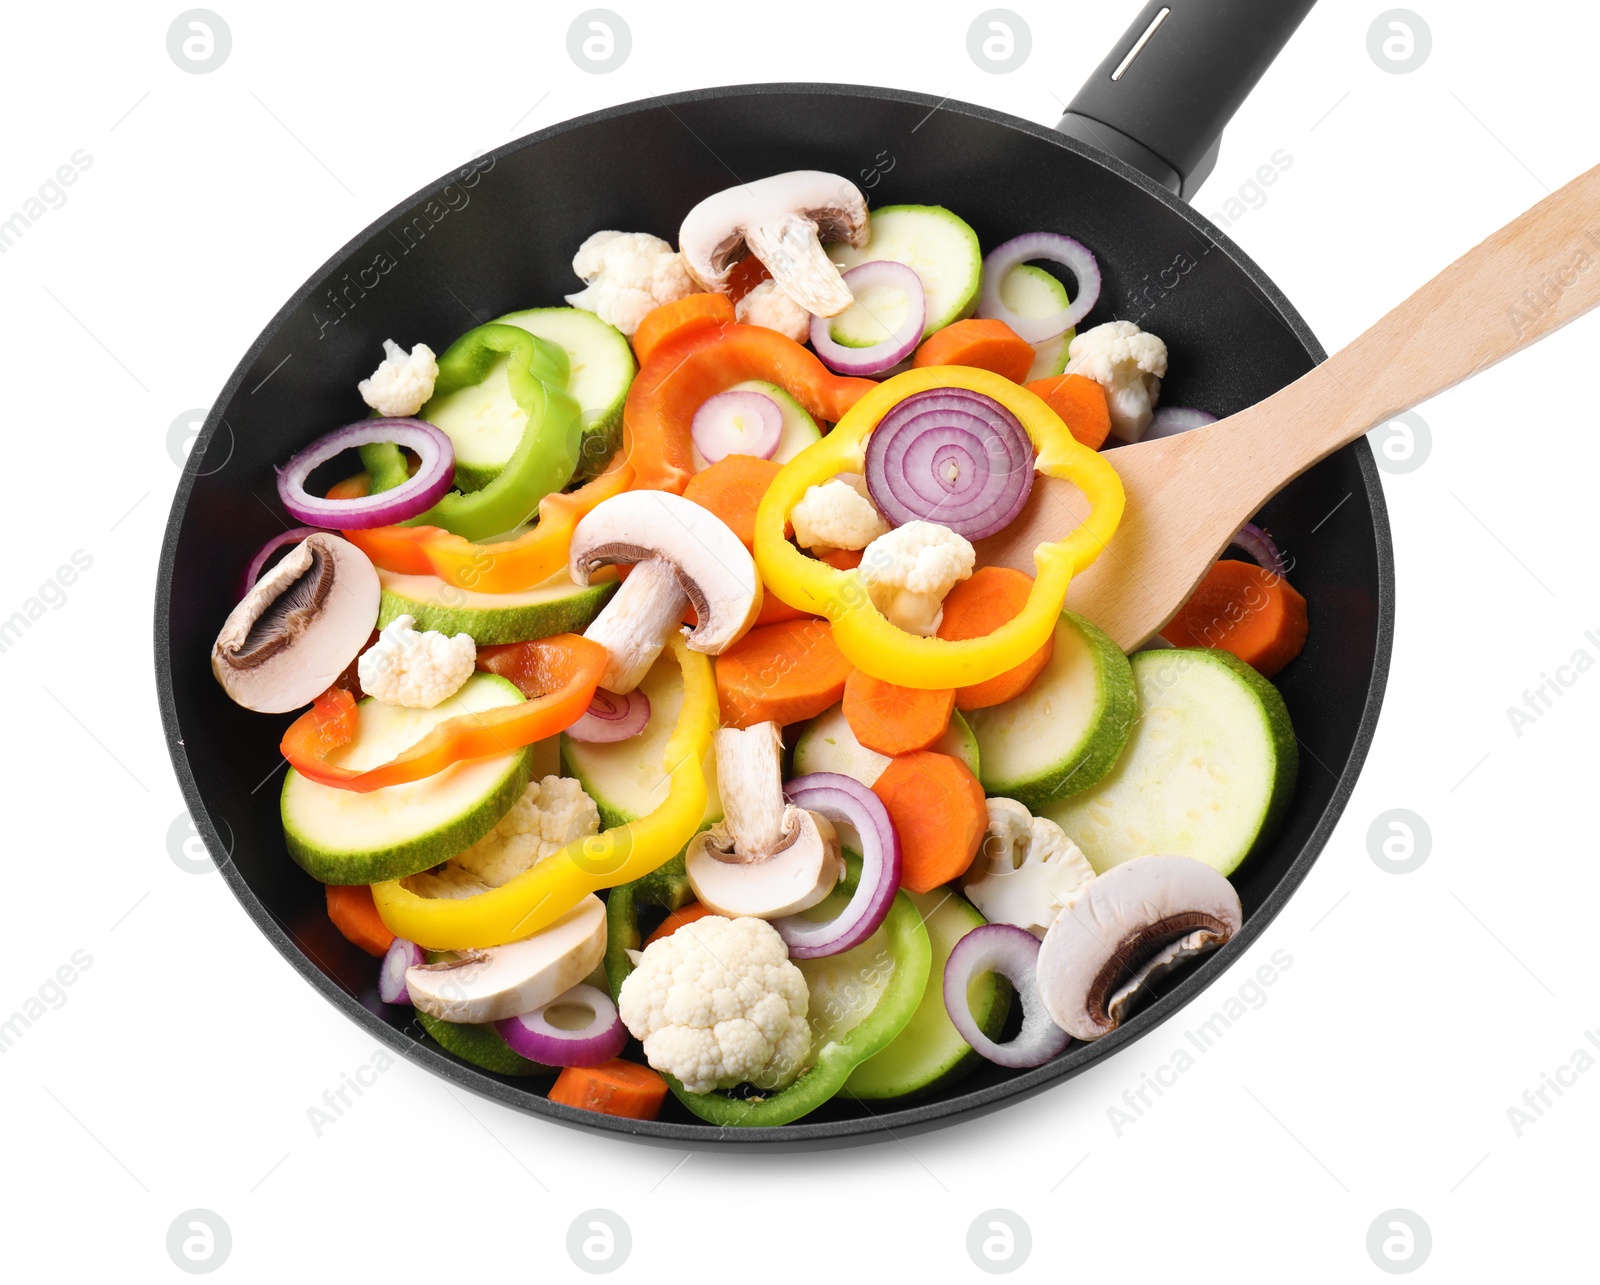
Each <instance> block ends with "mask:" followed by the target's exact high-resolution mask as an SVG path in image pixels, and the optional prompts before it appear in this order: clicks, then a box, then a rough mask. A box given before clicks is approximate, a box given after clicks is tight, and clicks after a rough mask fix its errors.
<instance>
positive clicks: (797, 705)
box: [717, 617, 852, 727]
mask: <svg viewBox="0 0 1600 1285" xmlns="http://www.w3.org/2000/svg"><path fill="white" fill-rule="evenodd" d="M851 668H852V666H851V664H850V662H849V661H848V660H846V659H845V657H844V655H843V653H841V652H840V650H839V648H838V646H837V645H836V644H835V643H834V640H833V629H832V627H831V626H830V625H829V624H828V622H827V621H826V620H817V619H815V618H812V617H807V618H805V619H802V620H786V621H781V622H780V623H778V624H775V625H763V626H762V627H761V628H759V629H752V630H751V631H750V632H749V633H747V634H746V635H745V636H744V637H743V638H741V639H740V640H739V641H738V642H736V643H734V644H733V646H731V647H729V648H728V649H727V650H726V651H724V652H723V653H722V654H721V655H720V656H718V657H717V699H718V702H719V704H720V705H721V709H722V723H723V726H725V727H750V726H753V725H754V724H756V723H769V722H770V723H777V724H779V725H780V726H783V727H787V726H788V725H789V724H790V723H798V722H800V721H801V720H802V719H807V718H814V717H816V715H818V714H820V713H822V711H823V710H825V709H827V708H828V706H830V705H832V704H834V703H835V702H837V701H838V700H839V698H840V697H841V696H843V695H844V684H845V680H846V679H847V678H849V677H850V671H851Z"/></svg>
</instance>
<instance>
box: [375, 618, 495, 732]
mask: <svg viewBox="0 0 1600 1285" xmlns="http://www.w3.org/2000/svg"><path fill="white" fill-rule="evenodd" d="M416 624H417V622H416V620H415V618H413V617H411V616H396V617H395V618H394V620H393V621H391V622H390V624H389V626H388V627H387V628H386V629H385V630H384V631H383V632H382V633H381V634H379V635H378V641H377V642H375V643H373V645H372V646H371V647H369V648H367V650H366V651H364V652H362V653H361V658H360V660H358V661H357V662H356V674H357V676H358V677H359V678H360V679H361V690H362V691H363V692H365V693H366V694H367V695H368V696H372V697H374V698H376V699H377V700H381V701H386V702H388V703H389V704H390V705H404V706H406V707H407V708H408V709H432V708H433V707H434V706H436V705H438V704H439V703H440V702H441V701H445V700H448V699H449V698H450V697H452V696H454V695H455V694H456V693H457V692H458V691H460V690H461V685H462V684H463V683H464V682H466V681H467V679H469V678H471V677H472V670H473V668H474V666H475V665H476V664H477V660H478V648H477V644H475V643H474V642H473V641H472V635H470V634H457V635H456V636H455V637H454V638H447V637H445V635H443V634H441V633H440V632H439V631H438V630H436V629H429V630H428V631H427V632H426V633H422V632H419V631H418V630H417V627H416Z"/></svg>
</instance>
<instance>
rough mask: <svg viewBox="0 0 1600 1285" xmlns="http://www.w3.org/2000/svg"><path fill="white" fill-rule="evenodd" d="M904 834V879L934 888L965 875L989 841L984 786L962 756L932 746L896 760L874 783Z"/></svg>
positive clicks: (918, 888)
mask: <svg viewBox="0 0 1600 1285" xmlns="http://www.w3.org/2000/svg"><path fill="white" fill-rule="evenodd" d="M872 792H873V793H874V794H876V795H877V796H878V798H880V799H881V800H883V806H884V807H885V808H886V809H888V812H889V819H890V820H891V821H892V822H893V823H894V829H895V833H896V834H898V835H899V836H900V852H901V867H900V882H901V883H902V884H903V885H904V886H905V887H907V888H909V889H910V890H911V891H912V892H928V891H929V890H931V889H933V888H937V887H938V886H939V885H940V884H942V883H949V882H950V880H952V879H956V878H959V877H960V876H961V875H962V874H963V873H965V871H966V869H967V867H968V866H970V865H971V864H972V858H973V857H975V856H976V855H977V852H978V845H979V844H981V843H982V842H983V832H984V827H985V826H986V825H987V824H988V813H987V811H986V810H985V808H984V800H983V787H982V786H981V785H979V784H978V778H977V777H975V776H973V774H972V771H971V769H969V768H968V767H967V765H966V764H965V763H963V762H962V761H961V760H960V759H954V758H951V757H950V756H949V755H948V754H935V753H933V752H932V751H931V750H918V751H917V752H916V753H915V754H902V755H901V756H900V757H899V758H896V759H891V760H890V762H889V766H888V767H886V768H885V769H884V770H883V775H882V776H880V777H879V778H878V779H877V780H876V781H875V782H873V785H872Z"/></svg>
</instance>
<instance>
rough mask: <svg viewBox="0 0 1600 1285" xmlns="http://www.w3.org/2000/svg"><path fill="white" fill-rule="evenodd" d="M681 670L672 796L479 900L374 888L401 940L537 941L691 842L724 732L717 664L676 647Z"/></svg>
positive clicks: (441, 944) (679, 641) (676, 640)
mask: <svg viewBox="0 0 1600 1285" xmlns="http://www.w3.org/2000/svg"><path fill="white" fill-rule="evenodd" d="M672 654H673V656H674V657H675V658H676V660H677V662H678V664H679V665H680V666H681V667H682V669H683V689H684V690H683V708H682V709H681V710H680V711H679V713H678V722H677V725H676V726H675V727H674V728H673V732H672V735H671V737H669V738H668V740H667V748H666V752H665V754H664V755H663V764H662V765H663V766H664V767H665V768H666V772H667V778H668V779H667V791H666V798H665V799H664V800H663V801H662V803H661V806H660V807H658V808H656V809H655V810H654V811H653V812H649V813H647V814H646V815H644V816H642V817H639V818H638V819H637V820H634V821H630V822H628V823H627V824H626V825H620V826H614V827H613V828H612V829H609V830H606V831H603V832H602V833H600V834H596V835H591V836H590V837H589V838H587V839H578V840H576V841H574V842H573V843H569V844H568V845H567V846H566V847H565V848H563V849H562V850H561V851H560V852H558V853H555V854H553V855H552V856H549V857H546V858H545V859H544V860H543V861H540V862H538V863H537V864H536V865H534V866H533V867H532V868H531V869H529V870H525V871H523V872H522V873H521V874H520V875H518V876H517V877H516V878H514V879H512V880H510V881H509V882H507V883H504V884H502V885H501V886H500V887H498V888H493V889H491V890H489V891H488V892H482V893H479V894H478V895H477V896H475V897H462V898H459V899H457V898H450V897H419V896H417V894H416V893H414V892H412V891H410V890H409V889H407V888H405V887H402V886H401V884H400V881H399V880H397V879H396V880H390V881H388V882H386V883H376V884H373V885H372V898H373V900H374V901H375V902H376V903H377V907H378V914H379V916H380V917H381V918H382V919H383V922H384V923H385V924H386V925H387V926H388V928H389V931H390V932H392V933H394V934H395V935H396V936H397V937H404V938H405V939H406V940H408V941H414V942H416V943H417V945H419V946H421V947H423V948H424V949H426V950H471V949H474V948H483V947H488V946H499V945H503V944H504V943H506V942H510V941H520V940H521V939H522V938H524V937H531V936H532V935H533V934H534V933H536V932H539V931H540V930H541V929H544V928H548V927H549V926H550V925H551V924H553V923H554V922H555V921H556V920H557V919H559V918H561V916H562V915H564V914H566V913H567V912H568V911H569V910H571V909H572V908H573V907H574V906H576V905H577V904H578V903H579V902H580V901H582V900H583V899H584V898H585V897H587V896H588V895H589V894H590V893H592V892H599V891H600V890H601V889H603V888H615V887H617V886H618V885H619V884H624V883H631V882H633V881H634V880H635V879H640V878H643V877H644V876H645V875H647V874H649V873H650V872H651V871H653V870H655V869H657V868H658V867H659V866H662V865H664V864H666V862H667V861H669V860H671V859H672V858H673V857H674V856H676V855H677V854H678V853H679V852H681V851H682V850H683V846H684V845H685V844H686V843H688V842H689V840H690V839H691V838H693V837H694V835H695V832H696V831H698V830H699V828H700V821H701V818H702V817H703V816H704V814H705V809H706V779H705V773H704V770H703V766H702V765H703V764H704V762H705V758H706V755H707V754H708V753H709V752H710V749H711V733H712V732H713V731H715V730H716V726H717V685H716V681H715V679H714V677H713V675H712V671H711V661H710V660H709V659H708V658H707V657H705V656H702V655H700V654H699V653H698V652H692V651H690V650H689V648H688V646H687V644H686V643H685V641H684V638H683V635H682V634H681V633H680V634H676V635H674V636H673V639H672Z"/></svg>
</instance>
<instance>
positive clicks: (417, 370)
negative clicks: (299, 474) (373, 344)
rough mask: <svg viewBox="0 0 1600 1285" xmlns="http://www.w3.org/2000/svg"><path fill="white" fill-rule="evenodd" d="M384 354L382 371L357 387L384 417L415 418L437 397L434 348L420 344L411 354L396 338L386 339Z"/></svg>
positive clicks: (375, 372)
mask: <svg viewBox="0 0 1600 1285" xmlns="http://www.w3.org/2000/svg"><path fill="white" fill-rule="evenodd" d="M383 353H384V356H383V360H382V361H381V362H380V363H379V364H378V369H377V370H375V371H373V372H372V377H371V378H370V379H363V380H362V381H361V382H360V383H359V384H357V385H356V391H357V392H359V393H360V394H361V400H362V401H364V402H366V404H367V405H368V406H370V407H372V409H373V410H375V411H377V412H378V414H380V415H395V416H398V415H415V414H416V413H417V412H418V411H419V410H421V409H422V407H423V404H424V403H426V402H427V400H428V399H429V398H430V397H432V396H433V381H434V380H436V379H438V378H439V363H438V362H437V361H435V360H434V358H433V349H432V348H430V347H428V345H427V344H416V345H414V346H413V347H412V349H411V351H410V352H409V353H408V352H407V351H406V350H405V349H404V348H402V347H401V346H400V345H399V344H397V343H395V341H394V340H393V339H385V340H384V341H383Z"/></svg>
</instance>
